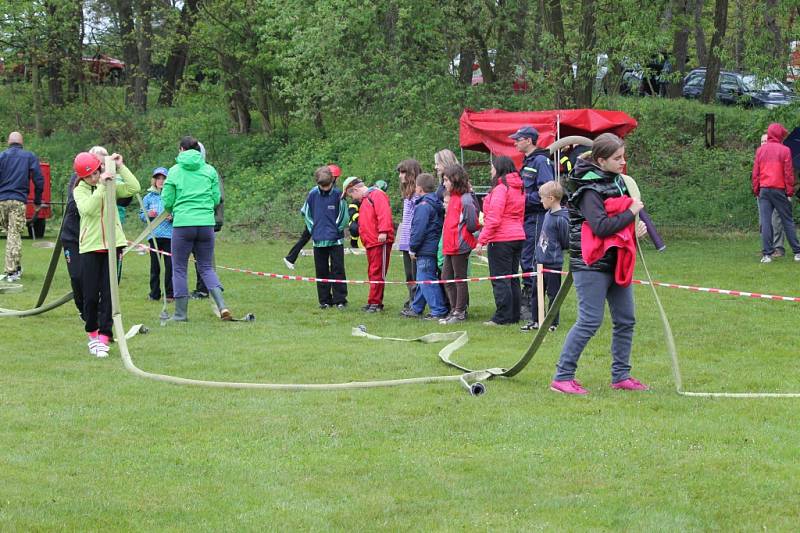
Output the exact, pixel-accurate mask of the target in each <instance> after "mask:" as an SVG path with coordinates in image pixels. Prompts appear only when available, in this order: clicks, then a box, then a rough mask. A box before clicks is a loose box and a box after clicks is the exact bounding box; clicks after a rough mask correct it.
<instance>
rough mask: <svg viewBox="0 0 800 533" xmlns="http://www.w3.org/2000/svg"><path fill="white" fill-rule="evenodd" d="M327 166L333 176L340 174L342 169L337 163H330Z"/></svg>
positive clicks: (336, 176)
mask: <svg viewBox="0 0 800 533" xmlns="http://www.w3.org/2000/svg"><path fill="white" fill-rule="evenodd" d="M328 168H329V169H330V171H331V174H333V177H334V178H338V177H339V176H341V175H342V169H341V168H339V165H334V164H330V165H328Z"/></svg>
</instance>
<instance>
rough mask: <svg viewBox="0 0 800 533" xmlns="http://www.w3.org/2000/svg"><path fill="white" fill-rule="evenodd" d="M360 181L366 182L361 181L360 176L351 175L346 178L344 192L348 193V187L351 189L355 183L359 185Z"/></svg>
mask: <svg viewBox="0 0 800 533" xmlns="http://www.w3.org/2000/svg"><path fill="white" fill-rule="evenodd" d="M359 183H364V182H363V181H361V179H360V178H357V177H355V176H350V177H349V178H347V179H346V180H344V183H342V192H343V193H345V194H347V189H349V188H350V187H352V186H353V185H358V184H359Z"/></svg>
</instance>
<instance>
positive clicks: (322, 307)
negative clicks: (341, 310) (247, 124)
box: [319, 304, 331, 309]
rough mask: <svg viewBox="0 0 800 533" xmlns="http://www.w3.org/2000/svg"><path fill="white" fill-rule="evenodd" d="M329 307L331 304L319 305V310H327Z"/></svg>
mask: <svg viewBox="0 0 800 533" xmlns="http://www.w3.org/2000/svg"><path fill="white" fill-rule="evenodd" d="M330 306H331V304H319V308H320V309H327V308H329V307H330Z"/></svg>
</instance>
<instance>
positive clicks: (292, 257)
mask: <svg viewBox="0 0 800 533" xmlns="http://www.w3.org/2000/svg"><path fill="white" fill-rule="evenodd" d="M310 240H311V233H310V232H309V231H308V228H305V229H304V230H303V234H302V235H300V238H299V239H297V242H296V243H294V246H292V249H291V250H289V253H288V254H287V255H286V259H287V260H288V261H289V262H290V263H297V258H298V257H300V250H302V249H303V246H305V245H306V244H307V243H308V241H310Z"/></svg>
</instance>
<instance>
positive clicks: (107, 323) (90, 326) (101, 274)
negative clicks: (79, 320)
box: [81, 248, 122, 337]
mask: <svg viewBox="0 0 800 533" xmlns="http://www.w3.org/2000/svg"><path fill="white" fill-rule="evenodd" d="M116 252H117V270H118V271H119V267H120V265H121V262H122V248H118V249H117V250H116ZM81 281H82V282H83V318H84V320H86V328H85V329H86V331H87V332H92V331H97V330H100V334H101V335H106V336H108V337H111V336H112V334H113V333H112V320H111V285H110V280H109V277H108V254H107V253H105V252H88V253H85V254H81Z"/></svg>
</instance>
